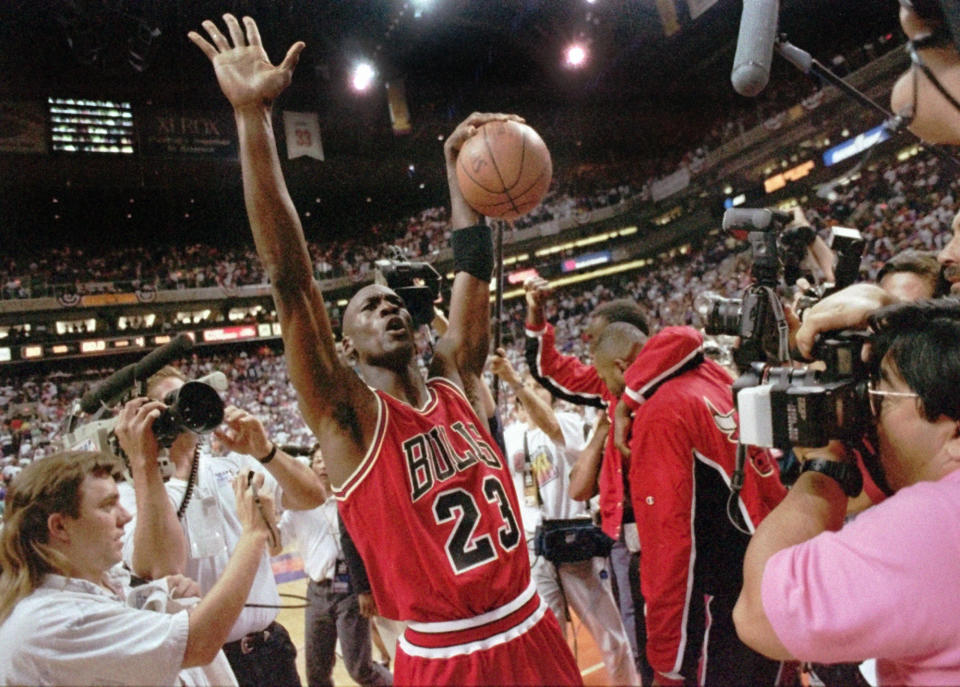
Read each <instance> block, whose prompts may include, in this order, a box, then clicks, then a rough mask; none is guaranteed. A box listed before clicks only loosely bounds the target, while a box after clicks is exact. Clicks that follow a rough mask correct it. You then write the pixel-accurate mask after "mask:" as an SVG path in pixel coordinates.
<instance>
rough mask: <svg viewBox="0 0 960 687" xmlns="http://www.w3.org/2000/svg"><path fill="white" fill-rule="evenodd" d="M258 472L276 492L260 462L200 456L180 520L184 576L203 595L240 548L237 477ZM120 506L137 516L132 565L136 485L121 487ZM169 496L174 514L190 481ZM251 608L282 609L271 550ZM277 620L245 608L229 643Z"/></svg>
mask: <svg viewBox="0 0 960 687" xmlns="http://www.w3.org/2000/svg"><path fill="white" fill-rule="evenodd" d="M248 470H253V471H255V472H262V473H263V474H264V483H263V490H264V491H268V490H271V491H275V490H276V480H274V478H273V477H272V476H271V475H270V474H269V473H267V472H266V470H265V469H264V468H263V466H262V465H260V463H259V461H257V460H255V459H253V458H251V457H249V456H241V455H239V454H237V453H231V454H229V455H227V456H209V455H202V456H201V457H200V465H199V466H198V470H197V484H196V486H195V487H194V489H193V496H191V498H190V504H189V505H188V506H187V512H186V513H185V514H184V517H183V519H182V520H181V521H180V524H181V526H182V527H183V531H184V537H185V538H186V542H187V565H186V568H185V569H184V572H183V574H184V575H186V576H187V577H189V578H191V579H193V580H196V582H197V584H199V585H200V592H201V595H206V594H207V592H209V591H210V589H211V588H212V587H213V585H214V583H215V582H216V581H217V580H218V579H219V578H220V575H222V574H223V571H224V569H225V568H226V567H227V561H229V560H230V554H231V553H232V552H233V550H234V549H235V548H236V546H237V541H238V540H239V539H240V535H241V534H242V532H243V526H242V525H241V524H240V519H239V518H238V517H237V502H236V497H235V495H234V493H233V478H234V476H235V475H237V474H238V473H240V472H241V471H242V472H246V471H248ZM117 488H118V490H119V492H120V503H121V504H122V505H123V507H124V508H126V509H127V511H128V512H129V513H130V515H131V516H133V521H132V522H130V523H128V524H127V526H126V528H125V529H124V545H123V558H124V560H125V561H126V562H127V564H128V565H129V564H130V563H131V562H132V560H133V533H134V530H135V529H136V524H137V523H136V511H137V502H136V496H135V494H134V492H133V485H132V484H130V483H129V482H121V483H120V484H118V485H117ZM166 488H167V494H168V495H169V496H170V501H171V503H173V507H174V509H177V508H179V507H180V503H181V502H182V501H183V495H184V492H185V490H186V488H187V483H186V481H184V480H182V479H175V478H174V479H171V480H169V481H168V482H167V483H166ZM247 603H248V604H265V605H270V606H279V605H280V594H279V592H278V591H277V582H276V580H275V579H274V577H273V569H272V568H271V567H270V557H269V555H268V554H267V552H266V551H264V553H263V557H262V558H261V560H260V566H259V567H258V568H257V576H256V577H255V578H254V580H253V585H252V586H251V588H250V594H249V595H248V596H247ZM276 617H277V609H276V608H244V609H243V611H241V612H240V617H239V618H237V622H236V623H234V625H233V627H232V628H231V629H230V634H229V635H228V636H227V642H233V641H236V640H238V639H240V638H242V637H243V636H244V635H246V634H249V633H250V632H256V631H258V630H262V629H264V628H265V627H266V626H267V625H269V624H270V623H271V622H273V620H274V618H276Z"/></svg>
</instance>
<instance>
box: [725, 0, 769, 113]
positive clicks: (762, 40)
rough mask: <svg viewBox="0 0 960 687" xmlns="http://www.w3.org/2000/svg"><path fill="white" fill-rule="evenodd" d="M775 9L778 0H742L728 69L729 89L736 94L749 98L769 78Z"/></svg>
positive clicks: (755, 93) (763, 85)
mask: <svg viewBox="0 0 960 687" xmlns="http://www.w3.org/2000/svg"><path fill="white" fill-rule="evenodd" d="M779 13H780V3H779V0H743V14H742V15H740V34H739V35H738V36H737V53H736V55H735V56H734V58H733V71H732V72H731V73H730V81H731V82H732V83H733V90H735V91H736V92H737V93H739V94H740V95H744V96H747V97H748V98H752V97H754V96H756V95H758V94H759V93H760V91H762V90H763V89H764V88H765V87H766V85H767V81H769V80H770V63H771V62H772V61H773V44H774V42H775V41H776V37H777V16H778V15H779Z"/></svg>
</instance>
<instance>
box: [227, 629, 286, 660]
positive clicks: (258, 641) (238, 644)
mask: <svg viewBox="0 0 960 687" xmlns="http://www.w3.org/2000/svg"><path fill="white" fill-rule="evenodd" d="M274 625H276V622H273V623H270V624H269V625H267V626H266V628H264V629H262V630H257V631H256V632H250V633H248V634H245V635H244V636H243V637H241V638H240V639H238V640H236V641H233V642H227V643H226V644H224V645H223V648H224V649H225V650H227V651H229V650H230V648H233V649H235V650H237V651H239V652H240V653H241V654H244V655H246V654H252V653H253V652H254V651H256V650H257V649H259V648H260V647H262V646H266V644H267V640H269V639H270V635H271V634H273V628H274Z"/></svg>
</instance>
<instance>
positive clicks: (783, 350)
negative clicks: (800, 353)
mask: <svg viewBox="0 0 960 687" xmlns="http://www.w3.org/2000/svg"><path fill="white" fill-rule="evenodd" d="M760 289H762V290H763V292H764V294H765V295H766V297H767V300H768V301H769V303H770V309H771V310H772V311H773V319H774V321H775V322H776V323H777V361H778V362H788V361H789V360H790V325H788V324H787V316H786V314H784V312H783V303H781V302H780V299H779V298H777V294H776V292H775V291H774V290H773V289H772V288H770V287H769V286H761V287H760Z"/></svg>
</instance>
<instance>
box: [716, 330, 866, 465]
mask: <svg viewBox="0 0 960 687" xmlns="http://www.w3.org/2000/svg"><path fill="white" fill-rule="evenodd" d="M867 338H868V335H867V334H866V333H865V332H849V331H843V332H834V333H831V334H829V335H827V336H824V337H822V338H821V339H820V340H819V341H818V342H817V345H816V347H815V348H814V357H815V358H816V359H817V360H820V361H822V362H823V363H824V368H823V369H817V368H814V367H812V366H803V367H791V366H775V367H774V366H770V365H767V364H765V363H760V362H754V363H752V364H751V365H750V368H749V369H748V370H747V371H746V372H744V373H743V374H742V375H740V377H739V378H737V380H736V382H734V384H733V392H734V397H735V398H736V402H737V412H738V414H739V417H740V442H741V443H743V444H748V445H750V446H765V447H776V448H779V449H781V450H783V451H787V450H789V449H790V447H792V446H825V445H826V444H827V443H828V442H829V441H830V440H831V439H840V440H844V441H848V442H854V441H856V440H858V439H860V438H861V437H862V436H863V433H864V429H865V428H867V427H869V426H870V404H869V399H868V396H867V378H868V373H867V370H866V366H865V364H864V363H863V362H862V359H861V357H860V352H861V350H862V348H863V344H864V343H866V341H867Z"/></svg>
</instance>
